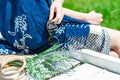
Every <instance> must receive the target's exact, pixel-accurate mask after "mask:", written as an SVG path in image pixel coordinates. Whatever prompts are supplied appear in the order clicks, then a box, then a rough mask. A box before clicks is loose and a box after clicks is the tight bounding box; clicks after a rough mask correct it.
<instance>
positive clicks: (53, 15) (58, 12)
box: [49, 0, 64, 24]
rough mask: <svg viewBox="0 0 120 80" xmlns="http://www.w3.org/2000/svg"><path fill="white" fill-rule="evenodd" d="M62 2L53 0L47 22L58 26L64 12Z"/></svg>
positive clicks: (61, 0)
mask: <svg viewBox="0 0 120 80" xmlns="http://www.w3.org/2000/svg"><path fill="white" fill-rule="evenodd" d="M63 1H64V0H53V2H52V5H51V7H50V16H49V20H50V21H51V22H54V23H55V24H60V22H61V21H62V19H63V16H64V12H63V8H62V4H63Z"/></svg>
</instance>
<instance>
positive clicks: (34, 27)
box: [0, 0, 89, 54]
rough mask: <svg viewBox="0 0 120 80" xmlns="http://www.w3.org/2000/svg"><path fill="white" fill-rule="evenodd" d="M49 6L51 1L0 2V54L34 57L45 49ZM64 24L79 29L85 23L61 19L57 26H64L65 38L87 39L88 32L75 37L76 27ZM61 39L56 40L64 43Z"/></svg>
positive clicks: (13, 0)
mask: <svg viewBox="0 0 120 80" xmlns="http://www.w3.org/2000/svg"><path fill="white" fill-rule="evenodd" d="M50 5H51V0H0V29H1V34H2V38H1V39H0V54H35V53H39V52H41V51H43V50H45V49H47V48H49V47H50V46H51V45H50V43H49V41H48V37H49V35H48V32H47V29H46V24H47V21H48V17H49V11H50ZM67 23H70V24H71V23H73V24H79V25H81V24H83V23H84V24H89V23H87V22H84V21H80V20H76V19H74V18H71V17H68V16H64V18H63V20H62V23H61V24H64V26H66V29H65V31H66V32H67V34H66V35H65V36H66V37H68V36H83V34H84V35H85V37H87V35H88V32H89V29H85V30H87V32H86V31H84V32H86V33H80V34H79V32H76V30H75V29H78V28H79V27H74V28H73V26H72V27H71V26H68V24H67ZM61 24H60V25H58V26H61ZM61 28H63V27H61ZM64 28H65V27H64ZM81 29H82V28H80V29H78V30H81ZM71 30H72V31H74V34H68V33H69V31H71ZM60 35H61V34H60ZM60 35H59V34H56V35H55V36H57V37H60ZM65 36H62V37H61V38H59V41H60V42H61V43H62V42H64V40H65Z"/></svg>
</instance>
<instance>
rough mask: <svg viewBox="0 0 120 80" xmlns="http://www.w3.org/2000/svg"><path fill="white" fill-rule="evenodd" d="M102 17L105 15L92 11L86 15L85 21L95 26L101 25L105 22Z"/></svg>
mask: <svg viewBox="0 0 120 80" xmlns="http://www.w3.org/2000/svg"><path fill="white" fill-rule="evenodd" d="M102 17H103V15H102V14H101V13H96V12H94V11H91V12H89V13H88V14H86V17H85V21H87V22H89V23H91V24H94V25H100V23H101V22H102V21H103V18H102Z"/></svg>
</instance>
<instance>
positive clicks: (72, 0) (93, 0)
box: [63, 0, 120, 30]
mask: <svg viewBox="0 0 120 80" xmlns="http://www.w3.org/2000/svg"><path fill="white" fill-rule="evenodd" d="M119 3H120V0H115V1H114V0H65V2H64V5H63V6H64V7H66V8H69V9H72V10H75V11H80V12H85V13H87V12H89V11H91V10H94V11H96V12H99V13H102V14H103V22H102V23H101V26H106V27H109V28H112V29H117V30H120V5H119Z"/></svg>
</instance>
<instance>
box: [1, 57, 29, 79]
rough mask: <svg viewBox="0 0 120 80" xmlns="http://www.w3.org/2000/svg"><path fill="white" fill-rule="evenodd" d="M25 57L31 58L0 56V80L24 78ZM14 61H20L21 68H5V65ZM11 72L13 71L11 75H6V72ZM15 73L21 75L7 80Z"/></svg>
mask: <svg viewBox="0 0 120 80" xmlns="http://www.w3.org/2000/svg"><path fill="white" fill-rule="evenodd" d="M26 57H31V56H24V55H23V56H18V55H7V56H6V55H5V56H3V55H2V56H1V55H0V58H1V60H0V61H1V62H0V80H18V79H20V78H22V77H24V76H25V66H26V60H25V58H26ZM2 58H3V59H2ZM14 61H20V62H22V63H23V64H22V66H21V67H15V66H8V67H5V65H7V64H8V63H10V62H14ZM12 70H14V71H13V72H11V73H6V72H9V71H12ZM21 72H22V73H21ZM17 73H21V75H19V76H17V77H13V78H7V77H10V76H14V75H16V74H17Z"/></svg>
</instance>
